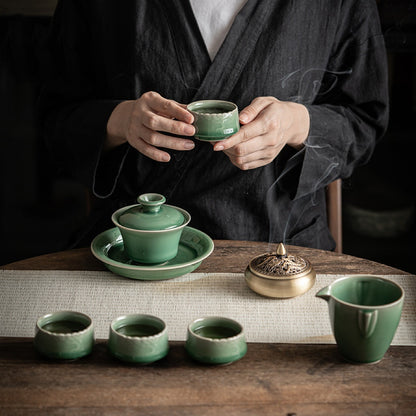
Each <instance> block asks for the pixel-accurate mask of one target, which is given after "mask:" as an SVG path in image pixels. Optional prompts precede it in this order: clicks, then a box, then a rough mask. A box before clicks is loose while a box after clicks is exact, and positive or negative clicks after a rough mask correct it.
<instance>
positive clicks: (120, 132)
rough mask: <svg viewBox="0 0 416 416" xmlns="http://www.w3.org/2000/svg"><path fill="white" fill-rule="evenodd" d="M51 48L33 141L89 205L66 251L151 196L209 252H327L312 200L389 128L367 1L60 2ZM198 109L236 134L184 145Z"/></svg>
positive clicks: (382, 65)
mask: <svg viewBox="0 0 416 416" xmlns="http://www.w3.org/2000/svg"><path fill="white" fill-rule="evenodd" d="M227 3H228V6H227ZM203 4H205V8H206V9H205V10H204V9H203V8H204V6H203ZM227 7H228V8H227ZM224 16H225V20H226V21H225V22H221V21H220V20H218V19H220V18H222V17H224ZM227 16H228V18H227ZM210 19H211V20H210ZM227 19H228V20H227ZM216 30H217V31H216ZM210 31H211V32H212V33H210ZM217 34H218V36H217ZM49 49H50V59H51V62H50V64H51V68H52V70H51V73H50V74H49V75H48V81H47V82H46V83H45V85H44V88H43V92H42V95H41V97H40V109H41V120H42V125H43V127H44V129H43V133H44V137H45V140H46V143H47V145H48V148H49V150H50V152H51V155H52V157H53V159H54V160H55V161H56V162H57V163H58V165H59V166H60V167H61V168H62V169H63V171H65V172H66V173H67V174H69V175H71V176H72V177H73V178H75V179H76V180H77V181H80V182H82V183H83V184H85V185H86V186H87V187H88V189H90V190H91V193H92V194H93V195H94V196H95V197H96V198H97V199H99V200H100V201H101V202H100V203H99V204H97V206H96V209H95V210H93V212H92V213H91V215H90V218H89V220H88V224H86V226H85V227H84V228H83V230H82V232H80V233H79V234H78V235H77V239H76V243H75V245H82V244H87V243H88V242H89V241H91V239H92V238H93V237H94V236H95V235H96V234H97V233H99V232H101V231H104V230H105V229H107V228H110V227H112V226H113V225H112V223H111V218H110V217H111V213H112V212H113V211H115V210H116V209H117V208H119V207H121V206H125V205H129V204H133V203H135V201H136V198H137V196H138V195H140V194H142V193H146V192H157V193H161V194H163V195H164V196H165V197H166V199H167V202H168V203H169V204H170V205H175V206H179V207H182V208H184V209H186V210H187V211H189V212H190V214H191V216H192V220H191V223H190V225H191V226H192V227H194V228H197V229H200V230H202V231H204V232H206V233H207V234H208V235H210V236H211V237H212V238H214V239H232V240H252V241H269V242H284V243H286V244H294V245H299V246H308V247H314V248H320V249H327V250H332V249H334V247H335V243H334V240H333V238H332V237H331V235H330V232H329V229H328V222H327V214H326V201H325V187H326V186H327V185H328V184H329V183H331V182H332V181H334V180H335V179H337V178H348V177H350V176H351V174H352V173H353V171H354V169H355V168H356V167H357V166H359V165H362V164H365V163H366V162H368V160H369V159H370V157H371V155H372V153H373V150H374V147H375V145H376V142H377V141H378V140H379V139H380V137H382V135H383V134H384V132H385V129H386V127H387V122H388V91H387V63H386V52H385V46H384V39H383V35H382V32H381V28H380V23H379V19H378V13H377V7H376V3H375V1H373V0H345V1H333V0H316V1H313V2H311V1H308V0H295V1H293V0H290V1H289V0H279V1H278V0H244V1H242V0H234V1H231V0H230V1H229V2H227V1H218V0H216V1H214V0H213V1H212V2H211V1H209V2H207V1H202V0H200V1H198V0H169V1H163V0H123V1H118V0H107V1H104V2H103V1H98V0H61V1H60V2H59V3H58V6H57V9H56V12H55V15H54V19H53V25H52V30H51V36H50V41H49ZM200 99H221V100H227V101H232V102H234V103H236V104H237V105H238V107H239V109H240V123H241V129H240V131H239V132H238V133H236V134H235V135H233V136H231V137H230V138H228V139H226V140H224V141H220V142H217V143H215V144H214V145H213V144H211V143H206V142H201V141H198V140H196V139H195V138H194V137H193V135H194V133H195V129H194V127H193V126H192V121H193V117H192V115H191V114H190V113H189V112H188V111H187V110H186V106H185V105H186V104H188V103H190V102H192V101H196V100H200Z"/></svg>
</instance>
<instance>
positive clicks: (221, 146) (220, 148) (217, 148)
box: [214, 144, 224, 152]
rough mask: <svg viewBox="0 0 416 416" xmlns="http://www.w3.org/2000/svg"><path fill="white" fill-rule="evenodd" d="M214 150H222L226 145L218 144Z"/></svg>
mask: <svg viewBox="0 0 416 416" xmlns="http://www.w3.org/2000/svg"><path fill="white" fill-rule="evenodd" d="M214 150H215V151H216V152H220V151H221V150H224V146H223V145H222V144H220V145H218V146H215V147H214Z"/></svg>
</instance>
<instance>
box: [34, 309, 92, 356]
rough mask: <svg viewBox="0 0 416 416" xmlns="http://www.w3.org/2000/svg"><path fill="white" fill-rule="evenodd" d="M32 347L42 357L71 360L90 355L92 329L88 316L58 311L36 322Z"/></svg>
mask: <svg viewBox="0 0 416 416" xmlns="http://www.w3.org/2000/svg"><path fill="white" fill-rule="evenodd" d="M34 345H35V348H36V350H37V351H38V352H39V353H41V354H42V355H44V356H46V357H48V358H53V359H64V360H65V359H67V360H73V359H76V358H80V357H83V356H85V355H88V354H90V353H91V351H92V349H93V346H94V328H93V325H92V320H91V318H90V317H89V316H87V315H85V314H83V313H80V312H74V311H58V312H54V313H50V314H47V315H44V316H42V317H40V318H39V319H38V320H37V322H36V329H35V338H34Z"/></svg>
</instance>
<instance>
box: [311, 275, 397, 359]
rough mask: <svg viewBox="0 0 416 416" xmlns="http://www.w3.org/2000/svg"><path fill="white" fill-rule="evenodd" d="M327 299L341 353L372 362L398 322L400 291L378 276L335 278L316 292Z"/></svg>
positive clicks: (380, 357) (379, 355)
mask: <svg viewBox="0 0 416 416" xmlns="http://www.w3.org/2000/svg"><path fill="white" fill-rule="evenodd" d="M316 296H317V297H320V298H322V299H324V300H326V301H327V302H328V308H329V317H330V321H331V327H332V332H333V334H334V337H335V340H336V342H337V345H338V348H339V350H340V352H341V354H342V355H343V356H344V357H345V358H346V359H347V360H348V361H352V362H357V363H376V362H378V361H380V360H381V359H382V358H383V356H384V354H385V353H386V351H387V350H388V348H389V346H390V344H391V341H392V340H393V337H394V335H395V333H396V330H397V327H398V325H399V321H400V317H401V313H402V308H403V299H404V291H403V289H402V288H401V287H400V286H399V285H398V284H396V283H394V282H392V281H390V280H387V279H384V278H381V277H378V276H365V275H358V276H351V277H345V278H341V279H338V280H336V281H334V282H333V283H332V284H331V285H329V286H327V287H325V288H323V289H321V290H320V291H319V292H318V293H317V294H316Z"/></svg>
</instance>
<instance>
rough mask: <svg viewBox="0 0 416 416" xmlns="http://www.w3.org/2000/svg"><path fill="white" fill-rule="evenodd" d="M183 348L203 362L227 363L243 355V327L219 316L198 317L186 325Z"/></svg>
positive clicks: (244, 348) (245, 345)
mask: <svg viewBox="0 0 416 416" xmlns="http://www.w3.org/2000/svg"><path fill="white" fill-rule="evenodd" d="M185 348H186V351H187V352H188V354H189V355H190V357H191V358H192V359H194V360H196V361H199V362H201V363H204V364H229V363H232V362H234V361H237V360H239V359H240V358H242V357H244V355H245V354H246V352H247V343H246V339H245V334H244V330H243V327H242V326H241V325H240V324H239V323H238V322H236V321H234V320H233V319H229V318H224V317H220V316H211V317H205V318H199V319H196V320H195V321H193V322H192V323H191V324H189V326H188V331H187V339H186V343H185Z"/></svg>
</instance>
